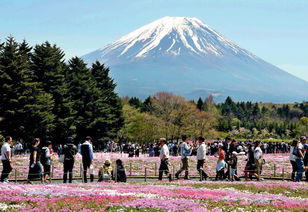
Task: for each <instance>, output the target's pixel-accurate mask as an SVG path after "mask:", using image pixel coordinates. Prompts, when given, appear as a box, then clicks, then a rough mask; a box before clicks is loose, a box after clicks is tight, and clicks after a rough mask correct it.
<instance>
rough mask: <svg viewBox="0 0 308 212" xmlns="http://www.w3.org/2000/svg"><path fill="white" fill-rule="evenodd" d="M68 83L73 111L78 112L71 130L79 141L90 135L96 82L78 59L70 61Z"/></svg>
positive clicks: (67, 75)
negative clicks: (89, 128) (89, 129)
mask: <svg viewBox="0 0 308 212" xmlns="http://www.w3.org/2000/svg"><path fill="white" fill-rule="evenodd" d="M66 81H67V82H68V83H69V84H68V92H69V94H70V96H71V101H72V110H73V111H76V113H75V114H74V121H73V124H72V126H71V129H74V130H75V132H76V134H75V135H74V136H76V137H77V140H82V139H84V137H85V136H87V135H90V134H89V133H90V132H89V131H88V127H89V125H90V123H91V120H90V119H91V118H92V117H93V108H91V107H92V104H93V102H94V100H95V95H93V88H95V86H96V85H95V81H94V80H93V79H91V71H90V69H88V68H87V66H86V64H85V63H84V62H83V61H82V60H81V59H80V58H78V57H74V58H72V59H71V60H70V61H69V67H68V69H67V74H66ZM90 136H91V135H90Z"/></svg>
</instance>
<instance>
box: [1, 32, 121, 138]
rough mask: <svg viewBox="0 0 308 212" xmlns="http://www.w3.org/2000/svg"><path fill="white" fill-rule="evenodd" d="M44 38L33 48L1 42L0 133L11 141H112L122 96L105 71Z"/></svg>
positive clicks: (26, 44) (119, 121) (12, 42)
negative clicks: (34, 139) (66, 53)
mask: <svg viewBox="0 0 308 212" xmlns="http://www.w3.org/2000/svg"><path fill="white" fill-rule="evenodd" d="M64 57H65V54H64V52H63V51H62V50H61V49H60V48H59V47H57V46H56V45H52V44H50V43H49V42H44V43H42V44H40V45H36V46H34V47H31V46H29V44H28V43H27V42H26V41H23V42H21V43H18V42H16V41H15V39H14V38H13V37H8V38H7V39H6V41H5V42H4V43H2V44H0V90H1V92H0V99H1V101H0V131H1V134H3V135H12V136H14V138H16V139H24V140H27V141H29V140H31V139H32V138H33V137H40V138H42V139H49V140H52V141H54V142H56V143H62V142H63V139H65V138H66V137H67V136H73V137H75V138H76V139H77V140H78V139H83V138H84V137H85V136H86V135H90V136H92V137H93V139H95V140H96V141H104V140H108V139H114V138H115V137H116V136H117V132H118V130H119V129H120V128H121V127H122V125H123V118H122V105H121V100H120V98H119V97H118V95H117V94H116V93H115V91H114V89H115V87H116V84H115V83H114V81H113V79H111V78H110V77H109V69H108V68H106V67H105V66H104V65H103V64H101V63H99V62H96V63H94V64H92V65H91V67H88V66H87V64H86V63H85V62H84V61H83V60H82V59H80V58H78V57H73V58H71V59H70V60H69V61H68V62H65V60H64Z"/></svg>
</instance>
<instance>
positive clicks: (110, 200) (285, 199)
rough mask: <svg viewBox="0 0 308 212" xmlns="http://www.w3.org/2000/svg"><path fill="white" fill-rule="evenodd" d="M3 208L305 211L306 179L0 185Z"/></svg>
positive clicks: (18, 209) (1, 205)
mask: <svg viewBox="0 0 308 212" xmlns="http://www.w3.org/2000/svg"><path fill="white" fill-rule="evenodd" d="M0 192H1V194H5V195H1V196H0V210H2V211H137V210H138V211H307V210H308V184H307V183H293V182H271V181H268V182H245V183H242V182H232V183H231V182H208V181H207V182H198V181H182V180H179V181H173V182H171V183H169V182H166V181H162V182H153V183H131V184H121V183H92V184H91V183H90V184H65V185H64V184H34V185H28V184H14V183H12V184H0Z"/></svg>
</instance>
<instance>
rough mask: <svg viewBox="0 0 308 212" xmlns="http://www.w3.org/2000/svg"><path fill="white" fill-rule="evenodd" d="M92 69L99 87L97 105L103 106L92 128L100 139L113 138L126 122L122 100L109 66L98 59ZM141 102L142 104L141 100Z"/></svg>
mask: <svg viewBox="0 0 308 212" xmlns="http://www.w3.org/2000/svg"><path fill="white" fill-rule="evenodd" d="M91 71H92V75H93V77H94V80H95V83H96V88H97V89H98V91H97V92H98V95H99V96H98V101H97V103H98V105H97V106H98V108H102V110H99V111H97V112H98V113H97V114H96V117H97V119H96V120H95V121H94V122H93V126H92V128H93V130H94V131H96V132H95V133H96V134H97V135H98V137H99V138H98V139H99V140H100V141H105V140H107V139H113V138H115V137H116V135H117V133H118V131H119V130H120V129H121V127H122V126H123V124H124V120H123V118H122V105H121V101H120V98H119V97H118V95H117V93H116V92H115V87H116V84H115V83H114V81H113V79H112V78H110V76H109V68H106V67H105V66H104V64H101V63H100V62H98V61H97V62H96V63H94V64H92V69H91ZM140 104H141V105H142V102H141V101H140ZM98 130H99V131H98Z"/></svg>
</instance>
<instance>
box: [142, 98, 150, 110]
mask: <svg viewBox="0 0 308 212" xmlns="http://www.w3.org/2000/svg"><path fill="white" fill-rule="evenodd" d="M151 107H152V105H151V96H149V97H148V98H146V99H145V100H144V102H143V107H142V109H141V112H150V110H151Z"/></svg>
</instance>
